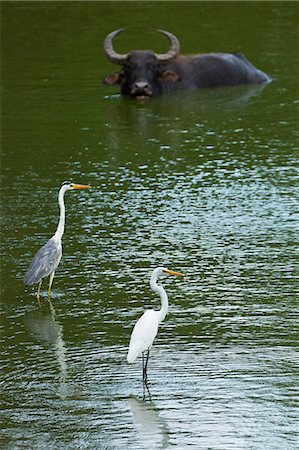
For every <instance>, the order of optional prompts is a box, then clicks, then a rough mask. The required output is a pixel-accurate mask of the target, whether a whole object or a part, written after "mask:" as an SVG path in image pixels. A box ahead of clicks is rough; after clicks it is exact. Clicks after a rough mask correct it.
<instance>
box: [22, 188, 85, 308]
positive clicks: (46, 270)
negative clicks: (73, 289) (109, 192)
mask: <svg viewBox="0 0 299 450" xmlns="http://www.w3.org/2000/svg"><path fill="white" fill-rule="evenodd" d="M89 187H90V186H87V185H85V184H74V183H70V182H69V181H64V182H63V183H62V185H61V186H60V189H59V193H58V204H59V208H60V217H59V222H58V226H57V230H56V232H55V234H54V235H53V236H52V237H51V238H50V239H49V240H48V242H47V243H46V244H45V245H44V246H43V247H42V248H40V249H39V251H38V252H37V253H36V255H35V257H34V258H33V261H32V263H31V264H30V267H29V269H28V271H27V273H26V275H25V277H24V283H25V284H26V285H27V286H30V285H31V284H35V283H38V289H37V300H38V302H39V294H40V288H41V284H42V281H43V279H44V278H46V277H48V276H50V278H49V287H48V295H49V296H50V295H51V286H52V283H53V279H54V275H55V270H56V269H57V267H58V265H59V262H60V260H61V256H62V244H61V239H62V236H63V233H64V225H65V206H64V194H65V192H66V191H69V190H70V189H87V188H89Z"/></svg>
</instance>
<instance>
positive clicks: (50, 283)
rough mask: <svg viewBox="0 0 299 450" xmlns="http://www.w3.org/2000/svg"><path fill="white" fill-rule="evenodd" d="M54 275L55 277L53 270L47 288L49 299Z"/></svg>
mask: <svg viewBox="0 0 299 450" xmlns="http://www.w3.org/2000/svg"><path fill="white" fill-rule="evenodd" d="M54 275H55V270H54V272H52V273H51V275H50V278H49V287H48V295H49V297H50V296H51V286H52V283H53V280H54Z"/></svg>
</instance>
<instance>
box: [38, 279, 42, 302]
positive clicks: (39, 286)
mask: <svg viewBox="0 0 299 450" xmlns="http://www.w3.org/2000/svg"><path fill="white" fill-rule="evenodd" d="M42 282H43V279H41V280H40V282H39V283H38V288H37V295H36V296H37V301H38V304H39V305H40V300H39V293H40V288H41V285H42Z"/></svg>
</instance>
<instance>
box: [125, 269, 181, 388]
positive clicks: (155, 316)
mask: <svg viewBox="0 0 299 450" xmlns="http://www.w3.org/2000/svg"><path fill="white" fill-rule="evenodd" d="M160 275H177V276H183V274H182V273H179V272H174V271H173V270H169V269H165V268H164V267H157V268H156V269H155V270H154V271H153V273H152V276H151V279H150V287H151V289H152V290H153V291H154V292H157V294H159V295H160V298H161V309H159V310H158V311H155V310H153V309H150V310H147V311H145V313H144V314H143V315H142V316H141V317H140V319H138V321H137V322H136V324H135V326H134V328H133V331H132V334H131V339H130V344H129V351H128V355H127V361H128V363H129V364H131V363H133V362H134V361H135V360H136V358H137V357H138V356H140V355H141V354H142V380H143V383H145V384H146V383H147V365H148V359H149V352H150V349H151V347H152V345H153V342H154V339H155V337H156V335H157V333H158V328H159V325H160V323H161V322H162V320H164V319H165V317H166V314H167V312H168V297H167V294H166V291H165V289H164V288H163V287H162V286H159V285H158V284H157V280H158V277H159V276H160ZM145 351H147V356H146V359H145V355H144V352H145Z"/></svg>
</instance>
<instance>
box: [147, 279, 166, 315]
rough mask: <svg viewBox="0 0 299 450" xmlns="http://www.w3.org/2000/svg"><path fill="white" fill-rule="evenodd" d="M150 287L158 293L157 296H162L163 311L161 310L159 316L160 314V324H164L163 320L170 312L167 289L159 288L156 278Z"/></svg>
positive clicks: (152, 280)
mask: <svg viewBox="0 0 299 450" xmlns="http://www.w3.org/2000/svg"><path fill="white" fill-rule="evenodd" d="M150 286H151V288H152V290H153V291H154V292H157V294H159V295H160V298H161V309H160V310H159V314H160V318H159V322H162V320H164V319H165V316H166V314H167V312H168V297H167V294H166V291H165V289H164V288H163V287H162V286H159V285H158V284H157V279H156V277H152V278H151V281H150Z"/></svg>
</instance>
